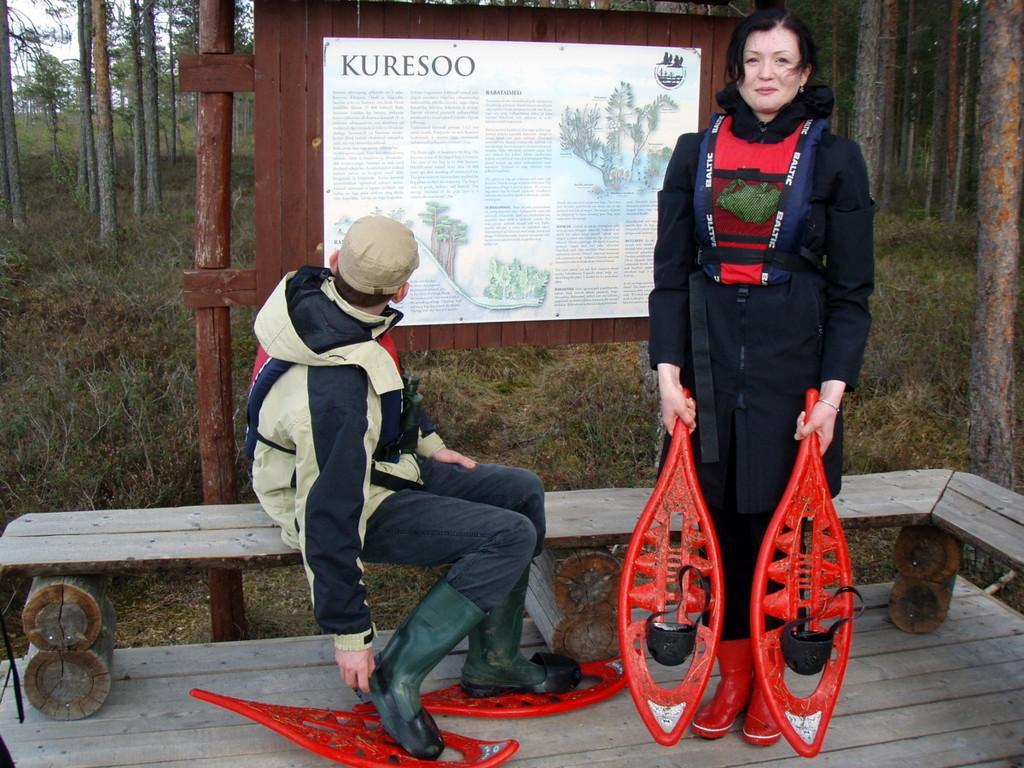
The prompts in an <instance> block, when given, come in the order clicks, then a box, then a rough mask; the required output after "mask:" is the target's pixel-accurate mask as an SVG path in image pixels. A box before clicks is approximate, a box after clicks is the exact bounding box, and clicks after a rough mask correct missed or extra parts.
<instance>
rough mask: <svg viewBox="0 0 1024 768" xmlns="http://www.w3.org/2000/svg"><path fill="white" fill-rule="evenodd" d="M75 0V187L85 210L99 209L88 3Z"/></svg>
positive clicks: (90, 6) (89, 3) (89, 5)
mask: <svg viewBox="0 0 1024 768" xmlns="http://www.w3.org/2000/svg"><path fill="white" fill-rule="evenodd" d="M77 2H78V77H79V80H80V83H79V89H78V110H79V118H80V120H81V131H80V134H81V135H80V142H79V150H78V169H79V170H78V180H79V183H78V188H79V190H81V192H82V194H83V196H84V197H86V198H87V199H88V200H89V211H90V213H93V214H98V213H99V211H100V192H99V185H98V184H97V181H96V176H97V173H96V139H95V137H94V135H93V130H92V4H91V2H90V0H77Z"/></svg>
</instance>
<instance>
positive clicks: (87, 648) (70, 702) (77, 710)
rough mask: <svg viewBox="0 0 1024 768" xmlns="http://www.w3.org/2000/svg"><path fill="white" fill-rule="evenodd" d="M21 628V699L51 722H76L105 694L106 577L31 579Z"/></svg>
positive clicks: (111, 630) (109, 639) (110, 644)
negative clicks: (24, 648) (25, 649)
mask: <svg viewBox="0 0 1024 768" xmlns="http://www.w3.org/2000/svg"><path fill="white" fill-rule="evenodd" d="M21 619H22V625H23V626H24V628H25V634H26V636H27V637H28V640H29V643H30V644H31V645H30V649H29V654H28V664H27V666H26V668H25V695H26V696H27V697H28V700H29V701H30V702H32V705H33V706H34V707H35V708H36V709H38V710H39V711H41V712H43V713H45V714H46V715H47V716H49V717H51V718H53V719H54V720H81V719H82V718H84V717H88V716H89V715H91V714H93V713H94V712H95V711H96V710H98V709H99V708H100V707H101V706H103V702H104V701H106V699H107V695H108V694H109V693H110V673H111V666H112V662H113V656H114V634H115V632H116V631H117V615H116V614H115V612H114V606H113V604H112V603H111V602H110V599H109V598H108V597H107V577H106V576H105V575H96V576H57V577H52V576H46V577H40V578H36V579H33V581H32V586H31V588H30V590H29V594H28V599H27V600H26V601H25V608H24V610H23V611H22V613H21Z"/></svg>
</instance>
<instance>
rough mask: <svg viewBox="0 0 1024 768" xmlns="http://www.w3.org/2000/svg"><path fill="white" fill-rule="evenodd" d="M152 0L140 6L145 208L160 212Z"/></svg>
mask: <svg viewBox="0 0 1024 768" xmlns="http://www.w3.org/2000/svg"><path fill="white" fill-rule="evenodd" d="M155 6H156V2H155V0H146V2H145V4H144V5H143V6H142V46H143V48H144V50H145V56H144V63H145V67H144V69H143V78H142V86H143V95H144V97H145V100H144V102H143V104H144V106H145V109H144V110H143V112H144V115H145V124H146V207H147V208H148V209H149V212H150V213H158V212H159V211H160V88H159V82H160V69H159V62H158V61H157V57H156V20H155V19H154V15H155V13H156V9H155Z"/></svg>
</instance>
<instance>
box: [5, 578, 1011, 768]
mask: <svg viewBox="0 0 1024 768" xmlns="http://www.w3.org/2000/svg"><path fill="white" fill-rule="evenodd" d="M863 591H864V593H865V598H866V601H867V604H868V610H867V612H866V613H865V615H864V616H863V618H861V619H860V620H859V621H858V624H857V628H856V630H855V633H854V641H853V658H852V660H851V662H850V666H849V668H848V670H847V675H846V684H845V686H844V691H843V698H842V700H841V702H840V703H839V706H838V708H837V710H836V715H835V717H834V719H833V721H832V726H831V728H830V730H829V734H828V738H827V739H826V741H825V748H824V750H823V751H822V753H821V754H820V755H819V756H818V757H817V758H815V759H814V760H813V761H811V762H813V763H814V764H821V765H830V766H837V765H838V766H872V767H873V768H874V767H875V766H890V765H891V766H899V768H910V767H912V766H928V767H929V768H933V767H934V768H938V767H939V766H968V765H970V766H982V765H984V766H1021V765H1024V616H1021V615H1020V614H1018V613H1016V612H1014V611H1012V610H1010V609H1009V608H1007V607H1006V606H1005V605H1003V604H1002V603H1000V602H999V601H997V600H995V599H994V598H992V597H989V596H988V595H985V594H984V593H983V592H982V591H981V590H979V589H977V588H976V587H974V586H972V585H970V584H968V583H966V582H964V581H963V580H960V583H959V584H958V586H957V592H956V596H955V597H954V600H953V603H952V606H951V608H950V613H949V616H948V618H947V620H946V622H945V623H944V624H943V625H942V626H941V627H940V628H939V629H938V630H936V631H935V632H933V633H931V634H922V635H909V634H905V633H903V632H901V631H899V630H898V629H896V628H895V627H893V626H892V625H891V624H890V623H889V622H888V620H887V616H886V607H885V601H886V599H887V595H888V585H873V586H869V587H866V588H864V590H863ZM540 642H541V641H540V639H539V636H538V635H537V633H536V631H535V630H534V629H533V628H532V627H530V626H528V630H527V633H526V638H525V640H524V644H525V645H528V646H530V645H537V644H539V643H540ZM460 655H461V654H460V651H459V649H456V651H455V652H454V653H453V654H452V655H450V656H449V657H448V658H447V659H446V660H445V661H444V662H443V663H442V664H441V665H440V666H439V667H438V668H437V670H435V674H434V675H433V676H432V677H431V678H429V679H428V681H427V683H426V685H425V687H427V688H434V687H441V686H443V685H448V684H450V683H451V682H453V681H454V680H455V679H457V676H458V673H459V669H460V667H461V659H460ZM114 671H115V676H116V678H117V684H116V685H114V687H113V690H112V693H111V696H110V699H109V700H108V701H107V703H106V704H105V706H104V707H103V708H102V709H101V710H100V711H99V712H98V713H97V714H96V715H94V716H93V717H91V718H89V719H87V720H80V721H76V722H69V723H60V722H54V721H51V720H47V719H46V718H44V717H43V716H42V715H40V713H38V712H36V711H35V710H33V709H31V708H29V709H28V712H27V718H26V721H25V723H23V724H20V725H19V724H18V722H17V719H16V716H15V709H14V701H13V696H12V694H11V691H10V690H8V691H7V693H6V695H5V696H4V700H3V702H2V703H0V723H3V726H2V729H3V737H4V740H5V741H6V742H7V744H8V746H9V747H10V749H11V752H12V754H13V756H14V759H15V761H16V764H17V766H18V768H41V767H42V766H52V767H53V768H87V767H93V766H162V767H166V766H192V767H194V768H229V767H233V766H242V767H244V768H284V767H285V766H289V767H294V768H299V767H300V766H310V767H314V766H327V765H331V763H330V762H329V761H327V760H325V759H323V758H320V757H317V756H316V755H313V754H311V753H306V752H303V751H302V750H300V749H298V748H297V747H295V746H294V745H292V744H291V743H290V742H288V741H286V740H284V739H283V738H281V737H279V736H277V735H276V734H273V733H271V732H270V731H268V730H266V729H264V728H262V727H261V726H258V725H255V724H252V723H250V722H249V721H247V720H244V719H242V718H240V717H238V716H236V715H233V714H231V713H229V712H226V711H221V710H219V709H217V708H215V707H212V706H210V705H208V704H204V703H202V702H200V701H197V700H195V699H192V698H191V697H189V695H188V691H189V690H190V689H191V688H193V687H201V688H206V689H208V690H212V691H215V692H217V693H225V694H229V695H233V696H239V697H241V698H252V699H257V700H262V701H267V702H272V703H277V704H287V705H296V706H309V707H323V708H334V709H344V708H347V707H350V706H351V705H352V704H353V703H354V697H353V694H352V693H351V692H349V691H348V690H347V689H346V688H345V687H344V686H343V685H342V684H341V683H340V681H339V680H338V677H337V673H336V670H335V668H334V665H333V661H332V651H331V646H330V642H329V640H328V639H327V638H324V637H308V638H285V639H276V640H263V641H249V642H240V643H221V644H209V645H204V646H178V647H175V646H164V647H156V648H138V649H124V650H118V651H116V652H115V656H114ZM666 679H671V677H670V676H667V677H666ZM714 683H715V681H712V685H714ZM439 722H440V724H441V726H442V728H446V729H448V730H453V731H456V732H459V733H463V734H466V735H470V736H475V737H479V738H487V739H502V738H508V737H511V738H514V739H516V740H517V741H519V743H520V745H521V748H520V751H519V753H518V754H517V755H516V756H515V757H514V758H513V759H512V760H511V761H510V762H509V763H507V764H506V765H509V766H516V767H520V768H525V767H526V766H529V767H530V768H542V767H543V768H569V767H570V766H608V767H609V768H611V767H613V766H637V767H638V768H659V767H661V766H664V767H665V768H667V767H668V766H684V765H693V766H701V768H714V767H715V766H736V765H747V766H753V765H769V764H770V765H772V766H783V765H794V766H795V765H805V764H808V761H807V760H805V759H803V758H800V757H797V756H795V755H794V753H793V752H792V750H791V749H790V748H789V746H788V745H787V744H786V743H785V742H780V743H779V744H776V745H775V746H773V747H770V748H767V749H758V748H754V747H749V746H747V745H746V744H744V743H743V742H742V741H741V740H740V739H739V738H738V737H737V736H735V735H730V736H729V737H727V738H725V739H722V740H720V741H715V742H708V741H703V740H701V739H695V738H693V737H690V736H687V737H686V738H685V739H684V740H683V741H682V742H681V743H680V744H678V745H677V746H675V747H672V748H664V747H659V746H658V745H657V744H655V743H654V742H653V741H652V740H651V739H650V737H649V736H648V735H647V732H646V730H645V729H644V728H643V726H642V725H641V723H640V720H639V718H638V717H637V716H636V713H635V711H634V709H633V703H632V700H631V699H630V697H629V694H628V692H626V691H623V692H621V693H619V694H618V695H617V696H615V697H614V698H613V699H611V700H609V701H606V702H603V703H601V704H598V705H596V706H594V707H592V708H590V709H586V710H582V711H579V712H574V713H570V714H566V715H559V716H554V717H549V718H540V719H532V720H473V719H468V718H459V717H441V718H439Z"/></svg>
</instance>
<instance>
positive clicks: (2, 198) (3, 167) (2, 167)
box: [0, 120, 11, 224]
mask: <svg viewBox="0 0 1024 768" xmlns="http://www.w3.org/2000/svg"><path fill="white" fill-rule="evenodd" d="M10 200H11V190H10V186H9V185H8V180H7V141H6V139H5V138H4V122H3V120H0V221H2V222H3V223H4V224H10V223H11V205H10Z"/></svg>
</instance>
